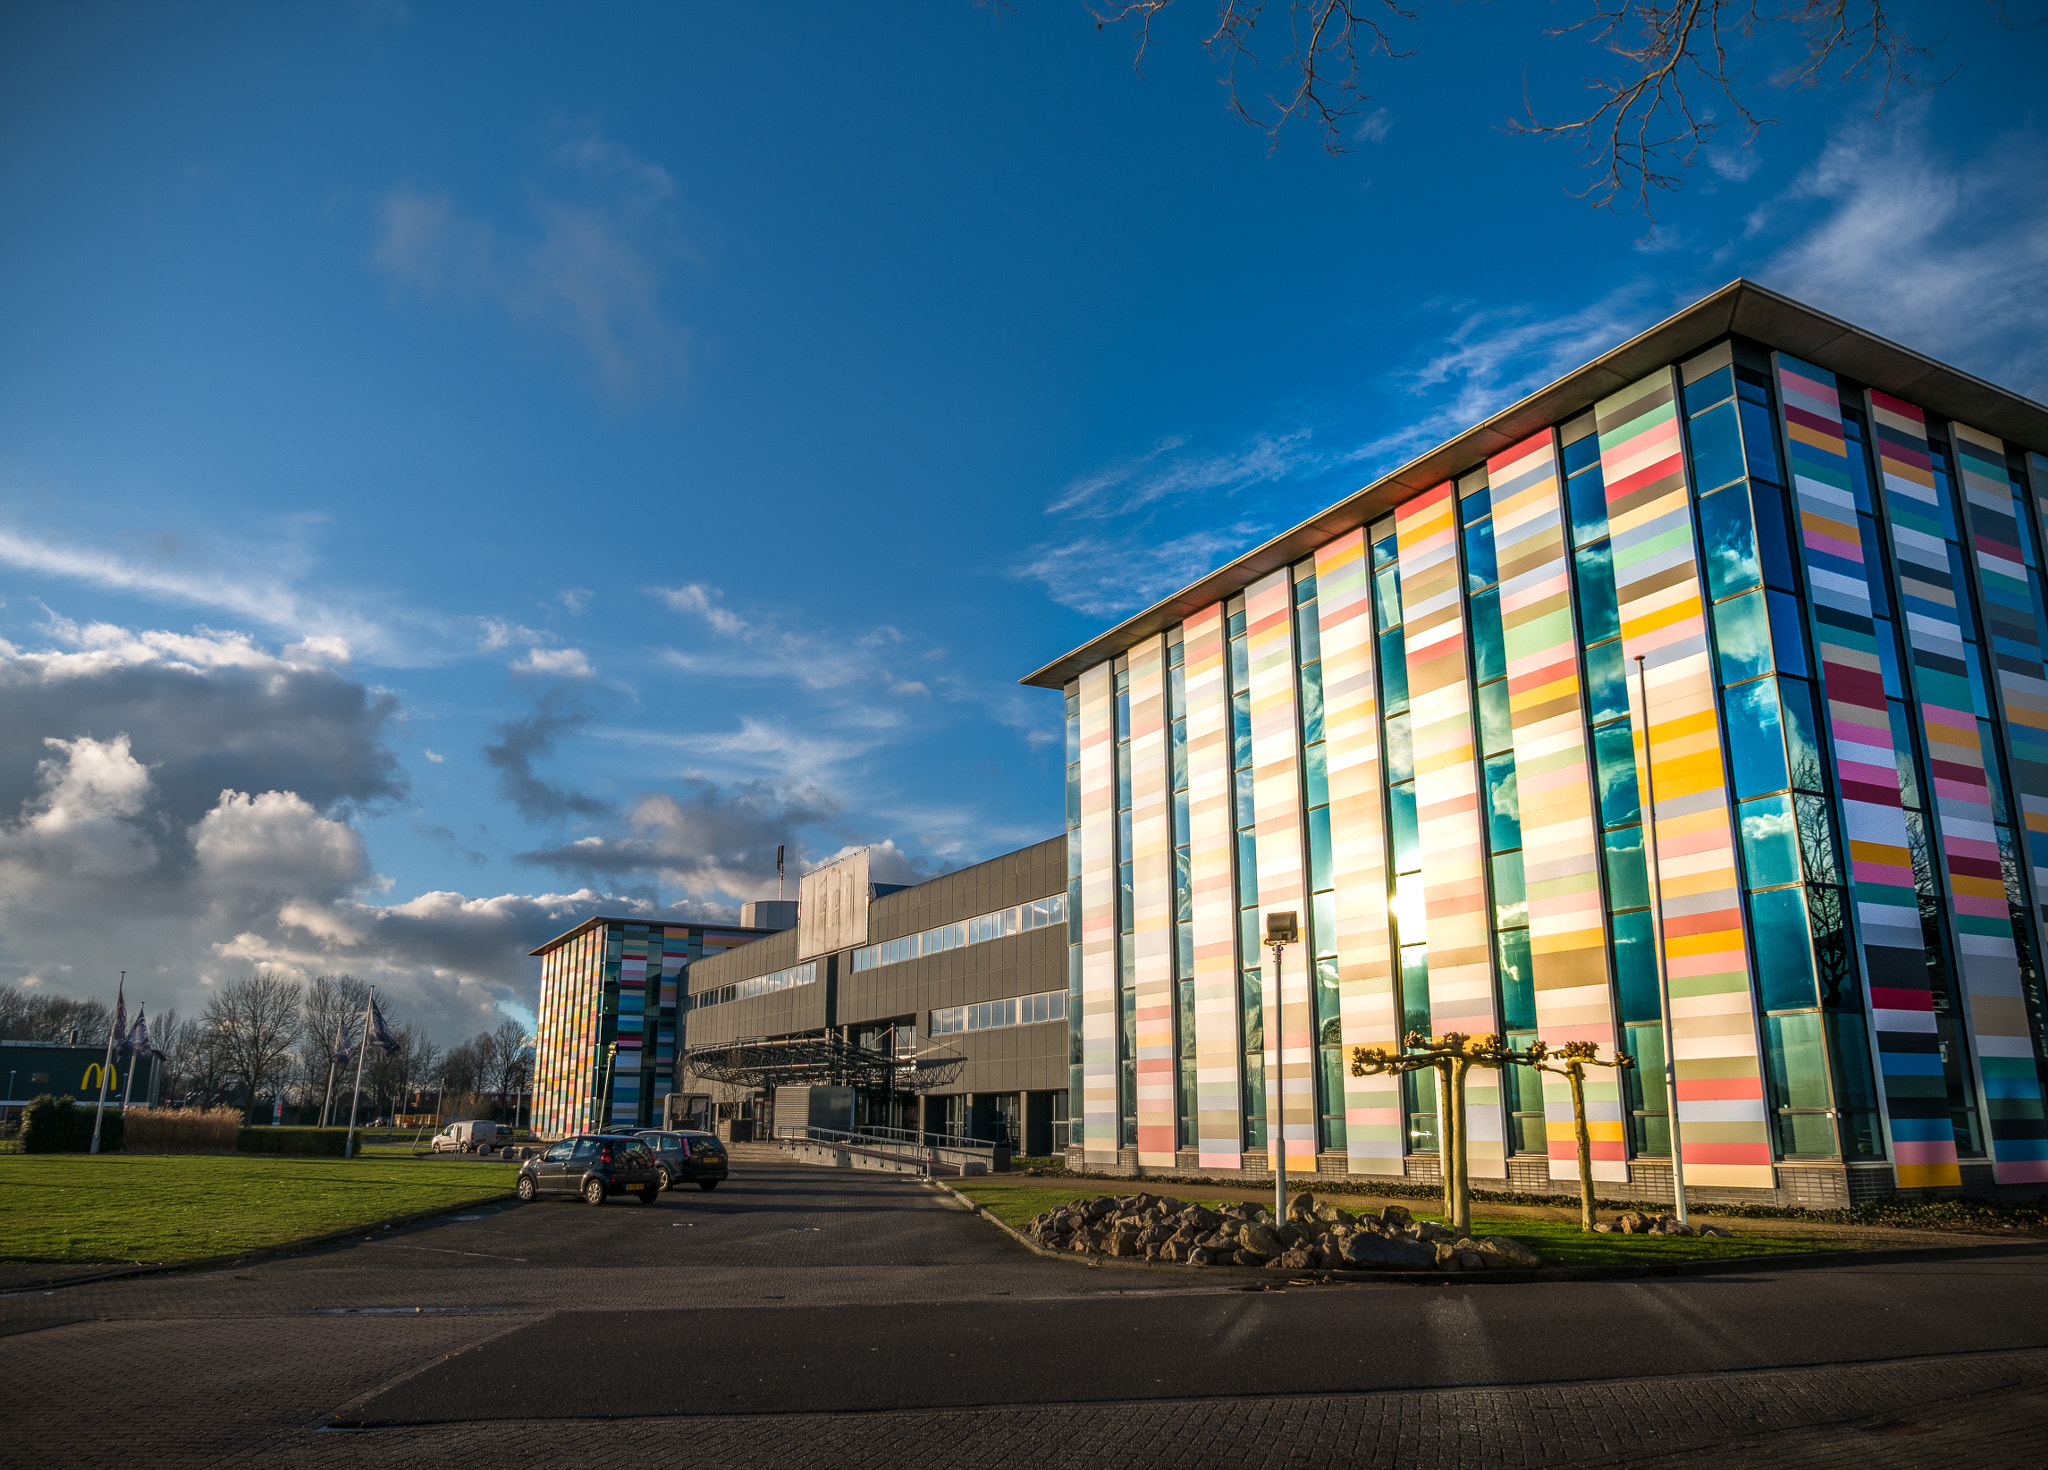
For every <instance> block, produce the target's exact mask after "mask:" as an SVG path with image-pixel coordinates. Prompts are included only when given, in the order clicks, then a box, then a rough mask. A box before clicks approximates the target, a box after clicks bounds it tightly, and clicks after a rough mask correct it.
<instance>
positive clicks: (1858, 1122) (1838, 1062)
mask: <svg viewBox="0 0 2048 1470" xmlns="http://www.w3.org/2000/svg"><path fill="white" fill-rule="evenodd" d="M1826 1029H1827V1034H1828V1060H1829V1061H1830V1062H1831V1063H1832V1064H1833V1069H1834V1074H1835V1106H1836V1107H1837V1108H1838V1109H1840V1110H1841V1118H1840V1122H1841V1136H1842V1152H1843V1154H1844V1155H1845V1156H1847V1157H1849V1158H1852V1159H1881V1158H1883V1157H1884V1133H1883V1130H1882V1129H1881V1128H1880V1127H1879V1125H1878V1121H1877V1114H1878V1104H1877V1085H1876V1083H1875V1082H1874V1081H1873V1080H1872V1074H1871V1070H1870V1036H1869V1033H1868V1032H1866V1031H1865V1030H1864V1029H1863V1018H1862V1017H1861V1016H1853V1015H1851V1016H1843V1015H1835V1016H1829V1017H1827V1018H1826Z"/></svg>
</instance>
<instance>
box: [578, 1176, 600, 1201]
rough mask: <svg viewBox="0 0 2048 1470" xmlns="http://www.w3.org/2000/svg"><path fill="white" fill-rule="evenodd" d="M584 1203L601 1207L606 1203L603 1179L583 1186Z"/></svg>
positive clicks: (594, 1180)
mask: <svg viewBox="0 0 2048 1470" xmlns="http://www.w3.org/2000/svg"><path fill="white" fill-rule="evenodd" d="M583 1202H584V1203H585V1204H591V1205H601V1204H603V1203H604V1181H603V1180H602V1179H593V1180H591V1181H590V1182H589V1183H588V1184H586V1185H584V1186H583Z"/></svg>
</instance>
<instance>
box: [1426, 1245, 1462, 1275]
mask: <svg viewBox="0 0 2048 1470" xmlns="http://www.w3.org/2000/svg"><path fill="white" fill-rule="evenodd" d="M1431 1248H1432V1249H1433V1250H1435V1252H1436V1268H1437V1270H1439V1271H1462V1270H1464V1269H1465V1266H1464V1263H1463V1262H1462V1261H1460V1260H1459V1259H1458V1252H1457V1248H1456V1247H1454V1246H1453V1245H1452V1244H1451V1243H1450V1242H1449V1241H1448V1240H1439V1241H1438V1242H1436V1244H1435V1245H1434V1246H1433V1247H1431Z"/></svg>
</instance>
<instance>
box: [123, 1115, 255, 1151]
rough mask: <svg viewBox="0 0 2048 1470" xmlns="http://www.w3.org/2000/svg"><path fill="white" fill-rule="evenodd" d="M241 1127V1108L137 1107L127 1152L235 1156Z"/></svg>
mask: <svg viewBox="0 0 2048 1470" xmlns="http://www.w3.org/2000/svg"><path fill="white" fill-rule="evenodd" d="M241 1128H242V1110H241V1109H240V1108H203V1109H202V1108H136V1109H135V1110H134V1111H132V1112H131V1113H130V1114H129V1115H128V1120H127V1130H128V1131H127V1151H128V1152H129V1153H152V1154H227V1153H233V1152H234V1151H235V1135H236V1134H238V1133H239V1132H240V1131H241Z"/></svg>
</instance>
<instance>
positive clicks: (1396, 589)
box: [1372, 566, 1401, 632]
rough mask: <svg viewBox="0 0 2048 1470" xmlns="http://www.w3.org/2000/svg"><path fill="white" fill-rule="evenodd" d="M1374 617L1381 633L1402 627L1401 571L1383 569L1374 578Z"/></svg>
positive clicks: (1387, 567) (1388, 567)
mask: <svg viewBox="0 0 2048 1470" xmlns="http://www.w3.org/2000/svg"><path fill="white" fill-rule="evenodd" d="M1372 605H1373V616H1374V617H1375V619H1376V620H1377V621H1378V623H1379V627H1380V631H1381V632H1385V631H1386V630H1387V629H1389V628H1398V627H1400V626H1401V569H1400V568H1399V567H1397V566H1386V567H1381V568H1380V569H1379V570H1378V571H1377V572H1374V573H1373V576H1372Z"/></svg>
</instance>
